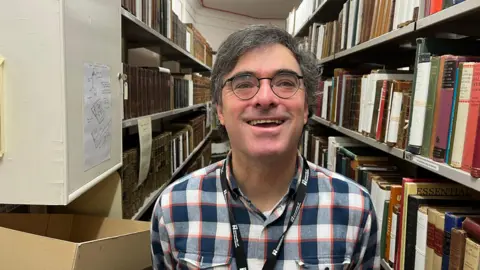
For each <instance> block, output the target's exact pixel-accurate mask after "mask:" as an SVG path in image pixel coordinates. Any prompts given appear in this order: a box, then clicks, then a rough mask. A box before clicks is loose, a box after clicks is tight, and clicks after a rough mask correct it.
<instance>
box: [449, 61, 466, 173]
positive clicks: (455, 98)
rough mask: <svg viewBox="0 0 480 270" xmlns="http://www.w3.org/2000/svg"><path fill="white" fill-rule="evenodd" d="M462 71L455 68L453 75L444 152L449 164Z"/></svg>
mask: <svg viewBox="0 0 480 270" xmlns="http://www.w3.org/2000/svg"><path fill="white" fill-rule="evenodd" d="M462 71H463V70H461V69H460V67H459V68H457V72H456V77H455V86H454V90H453V100H452V112H451V113H450V125H449V129H448V138H447V149H446V150H447V151H446V154H445V163H447V164H450V160H451V158H452V145H453V139H454V138H455V125H456V117H457V109H458V95H459V91H460V88H459V87H460V78H461V74H462Z"/></svg>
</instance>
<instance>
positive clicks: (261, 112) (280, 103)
mask: <svg viewBox="0 0 480 270" xmlns="http://www.w3.org/2000/svg"><path fill="white" fill-rule="evenodd" d="M280 70H290V71H293V72H295V73H296V74H298V75H300V76H301V75H302V74H301V70H300V66H299V64H298V62H297V61H296V59H295V57H294V55H293V54H292V52H291V51H290V50H289V49H287V48H286V47H285V46H283V45H280V44H275V45H268V46H264V47H261V48H257V49H254V50H251V51H250V52H248V53H246V54H244V55H243V56H242V57H241V58H240V59H239V61H238V63H237V65H236V66H235V68H234V69H233V70H232V71H231V72H230V73H229V74H227V76H225V78H224V81H225V80H226V79H229V78H231V77H233V76H235V75H237V74H240V73H244V72H247V73H248V72H250V73H252V74H253V75H254V76H256V77H257V78H266V77H268V78H272V77H273V76H274V75H275V74H277V73H278V72H279V71H280ZM299 82H300V84H299V85H300V89H299V90H298V91H297V92H296V93H295V94H294V95H293V96H292V97H290V98H288V99H282V98H280V97H278V96H276V95H275V93H274V92H273V91H272V89H271V86H270V83H271V80H268V79H267V80H260V88H259V90H258V93H257V94H256V95H255V96H254V97H253V98H251V99H249V100H241V99H239V98H238V97H237V96H236V95H235V94H234V92H233V91H232V84H231V83H227V84H226V85H225V87H224V89H223V90H222V100H223V104H222V105H221V106H218V107H217V113H218V117H219V121H220V123H221V124H222V125H224V126H225V128H226V129H227V133H228V136H229V138H230V144H231V147H232V149H234V150H235V151H239V152H242V153H243V154H244V155H246V156H249V157H270V156H276V155H281V154H283V153H286V152H289V151H294V149H296V148H297V145H298V140H299V138H300V136H301V133H302V128H303V126H304V125H305V124H306V122H307V120H308V106H307V103H306V100H305V89H304V85H303V80H301V79H300V80H299ZM258 120H277V121H275V122H271V121H269V122H268V123H263V124H262V122H259V121H258ZM263 122H265V121H263Z"/></svg>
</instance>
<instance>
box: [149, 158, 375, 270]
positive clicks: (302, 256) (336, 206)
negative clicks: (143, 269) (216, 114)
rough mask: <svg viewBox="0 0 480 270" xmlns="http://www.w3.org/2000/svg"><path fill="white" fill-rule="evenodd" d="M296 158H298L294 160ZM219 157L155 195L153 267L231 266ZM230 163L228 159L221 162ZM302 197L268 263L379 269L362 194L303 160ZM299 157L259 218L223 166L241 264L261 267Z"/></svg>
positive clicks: (279, 227)
mask: <svg viewBox="0 0 480 270" xmlns="http://www.w3.org/2000/svg"><path fill="white" fill-rule="evenodd" d="M300 158H301V157H300V156H299V159H298V160H299V161H301V159H300ZM223 162H230V156H228V157H227V159H226V160H223V161H219V162H217V163H215V164H212V165H210V166H208V167H206V168H203V169H201V170H198V171H196V172H194V173H192V174H190V175H187V176H185V177H183V178H182V179H179V180H178V181H176V182H175V183H173V184H171V185H170V186H169V187H167V188H166V189H165V190H164V191H163V192H162V194H161V195H160V197H159V198H158V200H157V202H156V205H155V209H154V212H153V217H152V228H151V241H152V255H153V264H154V268H155V269H237V266H236V262H235V257H234V250H233V246H232V240H231V237H232V235H231V227H230V223H229V219H228V209H227V205H226V202H225V198H224V196H223V194H222V188H221V184H220V170H221V167H222V166H223ZM228 164H230V163H228ZM309 166H310V178H309V182H308V187H307V195H306V197H305V201H304V203H303V206H302V209H301V211H300V214H299V216H298V217H297V219H296V220H295V222H294V223H293V225H292V226H291V228H290V230H289V231H288V233H287V235H286V237H285V241H284V245H283V248H282V249H281V250H280V252H279V256H278V261H277V264H276V267H275V269H285V270H287V269H288V270H291V269H322V270H336V269H379V268H380V257H379V244H378V240H377V233H379V232H377V229H378V228H377V219H376V215H375V211H374V208H373V205H372V202H371V199H370V195H369V194H368V192H367V191H366V190H365V189H364V188H363V187H361V186H360V185H358V184H357V183H355V182H353V181H352V180H349V179H346V178H345V177H343V176H342V175H339V174H336V173H333V172H331V171H328V170H326V169H324V168H321V167H319V166H316V165H314V164H312V163H309ZM302 167H303V162H297V175H296V176H295V177H294V179H293V180H292V183H291V185H290V189H289V191H288V192H287V194H286V195H285V196H284V198H283V199H282V200H281V201H280V202H279V203H278V205H277V206H275V208H274V210H273V212H272V213H271V214H270V215H269V216H267V217H265V216H264V215H263V214H262V213H261V212H260V211H259V210H258V209H257V208H255V206H253V205H252V204H251V203H250V202H249V200H248V198H246V197H245V196H243V195H242V193H241V192H240V190H239V188H238V186H237V183H236V180H235V179H234V177H233V176H232V173H231V170H230V166H227V178H228V181H229V184H230V187H231V190H232V192H235V193H236V194H238V197H237V199H236V200H235V199H234V198H233V196H232V195H229V202H230V204H231V207H232V211H233V214H234V216H235V220H236V222H237V223H238V226H239V228H240V234H241V236H242V239H243V241H244V249H245V255H246V256H247V262H248V266H249V269H262V267H263V265H264V263H265V261H266V259H267V255H268V254H269V253H270V252H271V250H272V249H273V248H274V246H275V245H276V243H277V241H278V239H279V238H280V236H281V235H282V233H283V231H284V230H285V228H286V226H287V223H288V221H287V219H288V217H289V216H290V213H291V211H292V210H291V208H292V206H293V200H292V195H293V194H295V192H296V190H297V186H298V185H297V184H298V178H299V177H300V176H301V172H302Z"/></svg>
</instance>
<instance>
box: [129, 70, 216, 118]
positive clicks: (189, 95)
mask: <svg viewBox="0 0 480 270" xmlns="http://www.w3.org/2000/svg"><path fill="white" fill-rule="evenodd" d="M123 72H124V74H125V75H126V76H124V77H125V78H126V80H124V100H123V109H124V110H123V111H124V119H131V118H136V117H141V116H145V115H152V114H155V113H160V112H165V111H170V110H173V109H179V108H184V107H188V106H192V105H194V104H201V103H205V102H206V101H209V100H210V99H209V98H210V95H209V93H206V89H207V88H208V91H209V90H210V89H209V87H210V79H209V78H206V77H201V76H200V75H195V74H194V75H181V74H178V75H177V74H171V73H170V70H168V69H166V68H162V67H157V68H152V67H136V66H131V65H128V64H123ZM195 82H197V83H195Z"/></svg>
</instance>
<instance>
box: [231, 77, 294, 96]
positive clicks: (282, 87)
mask: <svg viewBox="0 0 480 270" xmlns="http://www.w3.org/2000/svg"><path fill="white" fill-rule="evenodd" d="M267 79H268V80H270V87H271V89H272V91H273V93H274V94H275V95H276V96H278V97H279V98H283V99H287V98H291V97H292V96H293V95H295V93H297V91H298V89H300V79H303V76H300V75H298V74H296V73H293V72H280V73H277V74H276V75H275V76H274V77H272V78H257V77H255V76H254V75H252V74H238V75H235V76H233V77H231V78H229V79H228V80H226V81H225V83H224V84H223V87H225V85H226V84H227V83H228V82H230V83H231V87H232V90H233V93H234V94H235V95H236V96H237V97H238V98H239V99H242V100H248V99H251V98H253V97H254V96H255V95H256V94H257V93H258V90H259V89H260V81H261V80H267Z"/></svg>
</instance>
